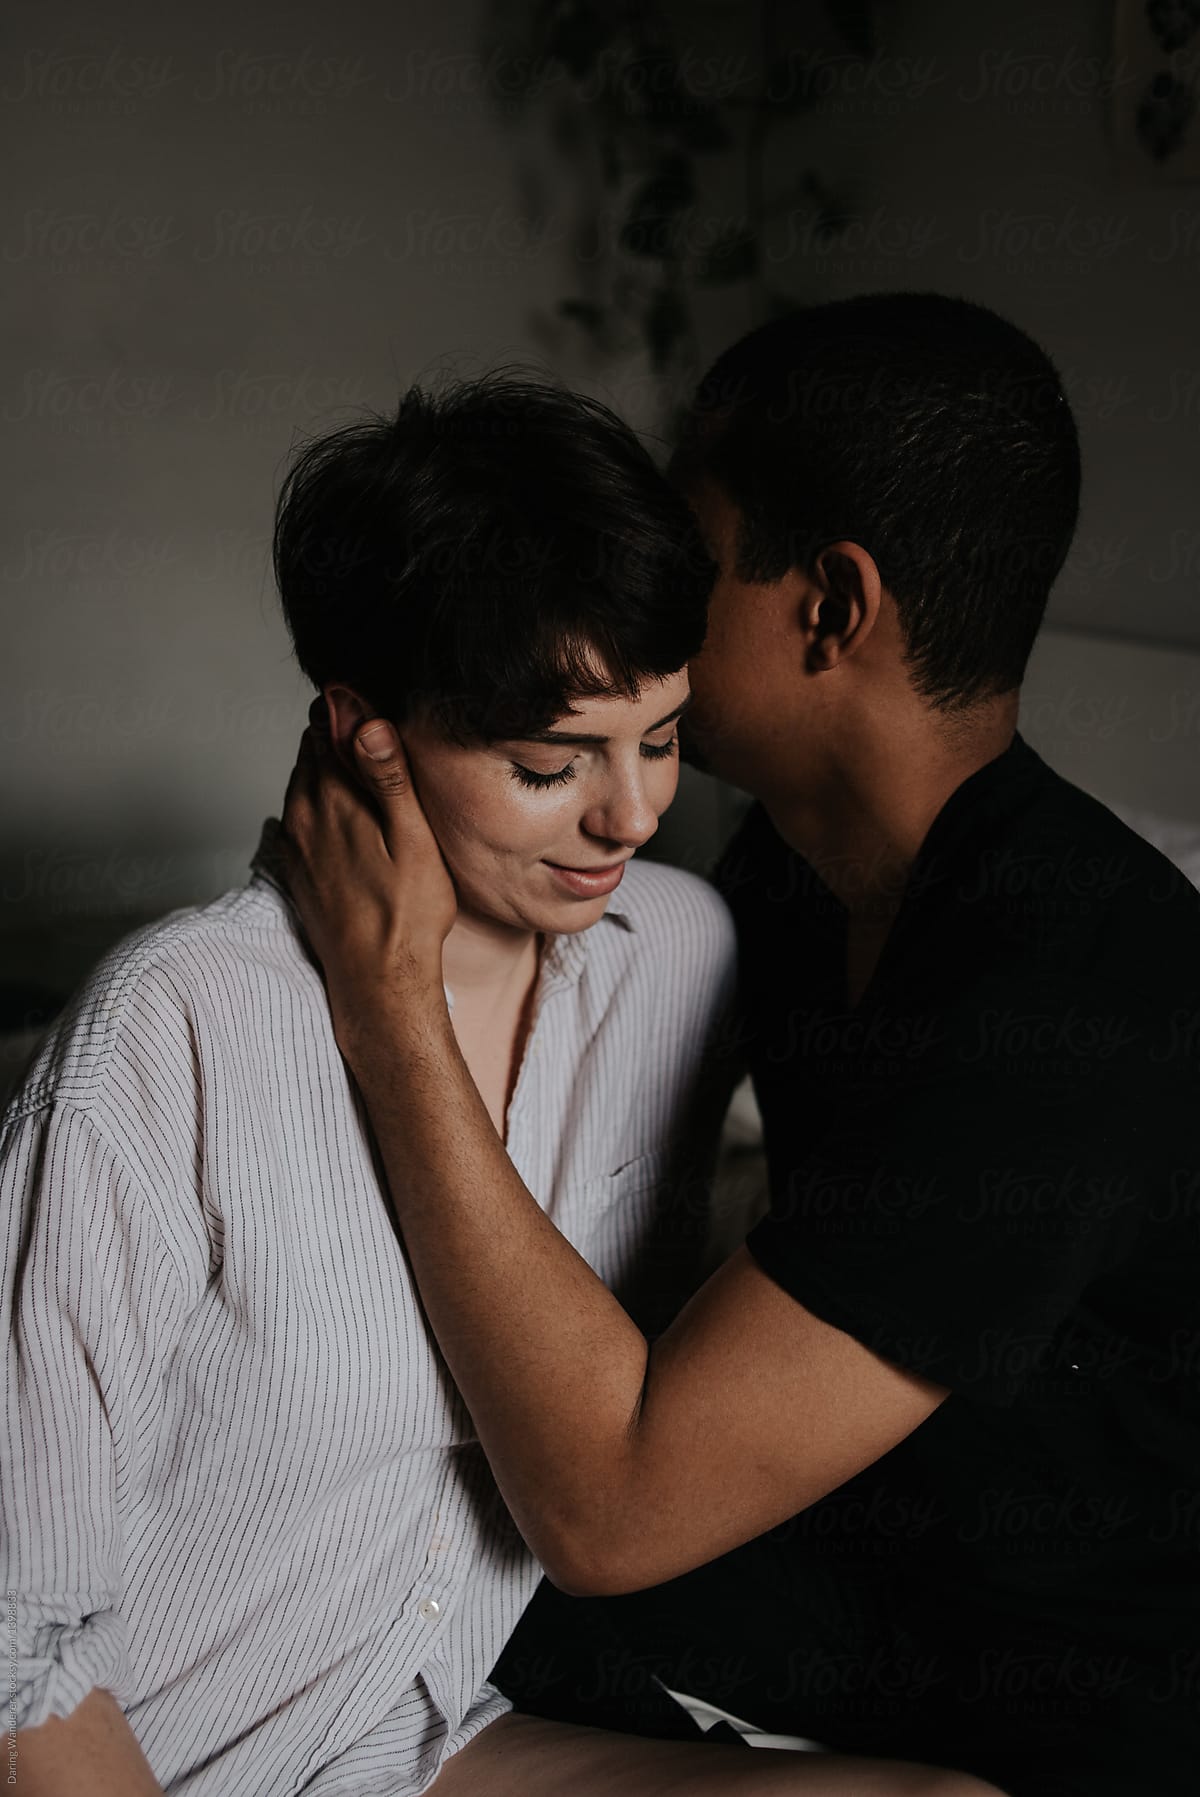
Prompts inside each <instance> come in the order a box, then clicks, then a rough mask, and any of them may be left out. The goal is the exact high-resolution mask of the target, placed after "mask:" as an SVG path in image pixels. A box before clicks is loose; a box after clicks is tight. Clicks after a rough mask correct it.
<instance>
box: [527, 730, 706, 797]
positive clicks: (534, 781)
mask: <svg viewBox="0 0 1200 1797" xmlns="http://www.w3.org/2000/svg"><path fill="white" fill-rule="evenodd" d="M678 747H679V738H678V736H672V737H671V739H670V741H669V742H665V743H643V744H642V754H643V755H644V756H645V758H646V760H647V761H665V760H666V759H667V757H668V755H673V754H674V753H675V751H676V749H678ZM511 767H512V777H513V779H514V780H518V781H519V782H520V783H521V785H522V786H535V787H536V786H541V787H546V786H565V785H566V784H567V782H568V780H573V779H574V778H575V763H574V762H573V761H568V763H567V765H566V767H561V768H558V769H557V770H556V771H555V772H554V773H552V774H539V773H538V772H537V771H536V769H534V768H531V767H525V766H524V765H523V764H522V763H521V762H519V761H514V762H513V763H512V764H511Z"/></svg>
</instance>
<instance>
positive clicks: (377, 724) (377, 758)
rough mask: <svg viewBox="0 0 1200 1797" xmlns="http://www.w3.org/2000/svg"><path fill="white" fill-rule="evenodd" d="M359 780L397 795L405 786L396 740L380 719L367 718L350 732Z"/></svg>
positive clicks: (405, 773) (400, 750)
mask: <svg viewBox="0 0 1200 1797" xmlns="http://www.w3.org/2000/svg"><path fill="white" fill-rule="evenodd" d="M354 748H355V752H356V754H357V756H358V759H359V762H360V764H361V766H362V773H363V778H364V779H365V780H366V781H367V782H368V783H369V785H371V786H372V787H374V788H376V789H377V790H378V791H380V792H385V793H392V794H396V793H401V792H404V791H405V790H406V788H407V787H408V784H409V779H408V762H407V760H406V759H405V755H404V750H403V748H402V747H401V743H400V738H399V736H398V735H397V734H396V732H395V731H394V730H393V729H392V726H391V725H390V724H389V723H388V722H387V721H386V719H384V718H368V720H367V721H366V723H364V724H362V725H360V727H359V728H358V729H357V730H356V731H355V733H354Z"/></svg>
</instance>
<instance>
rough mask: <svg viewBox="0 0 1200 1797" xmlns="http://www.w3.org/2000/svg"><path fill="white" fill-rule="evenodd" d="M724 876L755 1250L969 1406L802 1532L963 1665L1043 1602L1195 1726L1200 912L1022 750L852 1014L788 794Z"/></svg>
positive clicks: (999, 1644)
mask: <svg viewBox="0 0 1200 1797" xmlns="http://www.w3.org/2000/svg"><path fill="white" fill-rule="evenodd" d="M716 883H717V885H718V886H719V888H720V889H721V890H722V891H723V892H724V894H725V896H726V898H727V900H728V901H729V903H730V905H731V907H732V909H733V911H734V915H735V918H736V920H737V924H738V932H739V943H740V953H741V979H742V998H743V1005H744V1011H745V1016H746V1028H747V1033H748V1040H749V1055H750V1067H751V1073H752V1076H753V1080H754V1086H755V1090H756V1093H757V1097H758V1101H759V1105H760V1108H761V1111H762V1115H763V1124H764V1132H765V1143H766V1150H767V1158H768V1167H769V1175H770V1187H771V1204H770V1211H769V1214H768V1215H767V1216H766V1217H764V1218H763V1219H762V1221H761V1222H759V1223H758V1224H757V1225H756V1226H755V1227H754V1228H753V1229H752V1230H751V1231H750V1234H749V1236H748V1238H747V1246H748V1248H749V1250H750V1252H751V1253H752V1254H753V1255H754V1256H755V1258H756V1259H757V1260H758V1261H759V1263H760V1264H761V1265H762V1267H763V1268H764V1269H765V1270H766V1271H767V1272H768V1273H769V1274H770V1275H771V1277H772V1278H773V1279H775V1280H776V1281H777V1282H778V1283H779V1284H780V1285H781V1286H782V1287H783V1288H784V1289H785V1290H786V1291H788V1292H789V1293H790V1294H791V1295H792V1296H793V1297H795V1298H796V1299H797V1300H798V1301H799V1302H800V1303H801V1304H803V1305H805V1306H806V1307H807V1308H808V1309H809V1310H810V1311H812V1312H813V1313H814V1314H815V1315H817V1316H819V1317H821V1318H823V1319H824V1320H825V1321H826V1322H829V1323H832V1324H834V1325H836V1326H837V1327H838V1328H840V1329H843V1330H845V1331H846V1332H847V1333H848V1334H850V1335H852V1336H854V1337H855V1339H856V1340H858V1341H860V1342H862V1343H864V1344H865V1345H866V1346H868V1347H870V1348H872V1349H873V1350H874V1351H875V1352H877V1353H878V1354H880V1355H882V1356H884V1357H885V1358H886V1359H888V1360H890V1361H892V1362H894V1363H895V1364H897V1365H899V1366H902V1367H905V1368H909V1369H912V1370H913V1371H915V1372H917V1373H919V1374H922V1375H924V1376H925V1377H927V1378H929V1379H932V1380H935V1381H937V1382H938V1383H939V1384H942V1385H945V1386H947V1387H948V1388H949V1391H950V1396H949V1397H948V1398H946V1399H945V1400H944V1402H943V1403H942V1404H941V1405H940V1406H939V1408H938V1409H937V1410H936V1411H934V1412H933V1414H932V1415H931V1416H930V1417H929V1418H928V1419H927V1420H926V1422H925V1423H923V1424H922V1425H921V1426H920V1427H919V1428H918V1429H916V1430H915V1431H914V1432H913V1433H912V1434H911V1435H910V1436H908V1437H907V1439H906V1440H905V1441H903V1442H902V1443H900V1444H899V1445H898V1446H897V1447H896V1448H895V1449H893V1450H892V1452H890V1453H889V1454H886V1455H885V1456H883V1458H881V1459H880V1460H878V1461H876V1462H875V1463H874V1464H873V1465H872V1466H870V1467H868V1468H867V1469H866V1470H865V1471H864V1472H863V1473H861V1474H859V1475H857V1476H856V1477H855V1478H853V1479H852V1480H850V1481H848V1482H847V1483H846V1484H844V1485H843V1486H841V1487H839V1488H838V1490H836V1491H834V1492H831V1493H830V1494H829V1495H828V1496H827V1497H826V1498H824V1499H823V1500H821V1502H819V1503H818V1504H815V1505H813V1506H811V1507H810V1508H809V1509H808V1510H806V1511H804V1512H802V1513H801V1515H800V1516H798V1517H796V1518H794V1519H793V1520H792V1521H791V1522H790V1523H787V1524H785V1525H784V1526H783V1528H782V1530H777V1531H774V1532H773V1533H774V1535H775V1537H776V1538H777V1539H782V1540H785V1541H786V1542H787V1545H788V1551H789V1553H790V1554H791V1555H793V1556H794V1557H795V1559H796V1561H797V1563H798V1564H799V1565H800V1566H801V1567H802V1566H803V1563H804V1561H805V1559H808V1560H810V1561H812V1562H814V1563H815V1562H820V1564H821V1566H822V1568H825V1569H827V1568H828V1567H829V1566H830V1565H831V1564H832V1565H840V1566H842V1567H843V1568H844V1569H845V1570H846V1572H847V1573H849V1572H850V1570H851V1569H852V1568H857V1569H858V1570H859V1571H861V1572H863V1573H870V1574H872V1575H877V1576H878V1577H879V1578H881V1579H884V1578H886V1580H887V1581H888V1585H887V1589H888V1590H890V1591H891V1592H892V1593H893V1596H894V1601H895V1603H896V1604H897V1605H898V1606H899V1607H900V1608H902V1609H903V1610H904V1613H905V1614H906V1615H907V1616H908V1617H909V1619H910V1621H911V1622H912V1623H913V1625H914V1627H915V1629H916V1631H917V1634H918V1635H919V1634H920V1633H921V1631H922V1630H924V1631H925V1632H926V1633H927V1634H928V1635H929V1638H930V1639H933V1638H936V1639H937V1641H938V1643H939V1644H940V1645H941V1647H942V1648H943V1649H944V1648H945V1645H946V1644H947V1643H948V1642H955V1641H958V1642H961V1643H962V1644H963V1646H964V1649H965V1650H966V1651H968V1652H970V1651H971V1650H972V1649H978V1647H979V1645H980V1643H986V1644H987V1645H988V1646H989V1647H990V1648H992V1649H994V1650H996V1651H998V1652H999V1651H1002V1650H1003V1646H1004V1643H1005V1642H1006V1641H1009V1640H1011V1641H1018V1640H1020V1641H1025V1640H1026V1639H1027V1631H1028V1628H1029V1625H1030V1622H1031V1619H1033V1618H1034V1617H1036V1618H1037V1619H1038V1620H1039V1624H1040V1625H1044V1626H1045V1627H1047V1628H1049V1629H1052V1630H1054V1631H1056V1632H1057V1634H1058V1637H1059V1638H1060V1639H1062V1640H1066V1641H1070V1640H1073V1639H1075V1638H1076V1636H1078V1639H1080V1640H1081V1641H1086V1643H1087V1644H1088V1649H1089V1651H1090V1652H1091V1653H1092V1654H1094V1655H1097V1656H1098V1655H1099V1654H1100V1653H1101V1651H1102V1649H1103V1648H1104V1647H1105V1646H1106V1645H1111V1646H1113V1647H1114V1649H1115V1650H1118V1651H1119V1652H1120V1653H1122V1654H1131V1655H1132V1656H1133V1657H1134V1658H1135V1659H1136V1660H1137V1661H1138V1662H1139V1664H1140V1665H1141V1666H1142V1667H1143V1668H1150V1669H1151V1672H1152V1677H1151V1683H1150V1684H1149V1685H1148V1686H1146V1687H1144V1688H1145V1689H1149V1690H1151V1691H1153V1690H1156V1689H1158V1688H1160V1687H1161V1691H1162V1693H1163V1702H1164V1705H1170V1704H1172V1703H1174V1704H1175V1705H1176V1708H1175V1710H1174V1711H1173V1712H1172V1714H1174V1715H1178V1714H1181V1713H1182V1711H1181V1708H1180V1702H1181V1681H1182V1682H1183V1684H1186V1683H1187V1681H1189V1680H1190V1682H1191V1694H1190V1697H1187V1696H1186V1692H1185V1693H1183V1696H1184V1698H1186V1703H1187V1706H1188V1708H1189V1710H1190V1711H1192V1712H1195V1713H1196V1714H1198V1715H1200V1670H1198V1668H1200V1659H1198V1658H1197V1656H1196V1654H1195V1652H1194V1648H1193V1644H1195V1643H1196V1642H1197V1641H1198V1640H1200V1491H1198V1487H1200V894H1198V893H1197V892H1196V890H1195V889H1194V888H1193V887H1192V886H1191V885H1190V884H1189V883H1188V882H1187V880H1186V879H1185V878H1184V876H1183V875H1182V874H1181V873H1180V872H1178V871H1177V870H1176V869H1175V868H1174V867H1172V865H1171V864H1170V863H1169V862H1168V861H1167V860H1166V859H1165V858H1164V857H1163V856H1162V855H1160V854H1159V853H1158V852H1157V851H1156V850H1155V849H1153V848H1152V847H1151V846H1150V845H1149V844H1147V843H1146V842H1144V841H1143V840H1142V839H1141V838H1140V837H1138V836H1137V835H1135V834H1134V833H1133V832H1132V831H1131V830H1129V829H1127V828H1126V827H1125V826H1124V825H1123V824H1122V823H1121V822H1120V821H1119V820H1118V819H1117V818H1116V817H1114V816H1113V814H1112V813H1111V812H1109V811H1108V810H1107V809H1106V808H1105V807H1104V806H1103V805H1101V804H1099V803H1098V802H1097V801H1095V800H1094V799H1091V798H1089V797H1088V796H1087V795H1086V794H1085V793H1083V792H1082V791H1080V790H1079V789H1078V788H1077V787H1074V786H1072V785H1070V784H1069V783H1068V782H1067V781H1065V780H1063V779H1062V778H1060V777H1059V776H1058V775H1057V774H1055V773H1054V772H1053V771H1052V770H1051V769H1050V768H1049V767H1048V766H1047V765H1046V764H1045V763H1044V762H1043V761H1042V760H1041V759H1040V757H1039V756H1038V755H1037V754H1035V753H1034V751H1033V750H1032V749H1031V748H1030V747H1029V746H1028V744H1026V743H1025V742H1024V741H1023V739H1022V738H1021V737H1020V736H1019V735H1018V736H1016V737H1014V740H1013V742H1012V744H1011V745H1010V747H1009V748H1008V749H1007V750H1006V751H1005V752H1004V753H1003V754H1002V755H1000V756H999V757H998V758H997V759H995V760H994V761H992V762H990V763H988V764H987V765H986V766H985V767H983V768H980V769H979V770H977V771H976V773H974V774H973V775H972V776H971V777H970V778H969V779H968V780H967V781H965V782H964V783H963V784H962V785H961V786H960V787H959V788H958V789H957V790H956V791H955V792H954V793H953V794H952V795H951V797H950V799H949V801H948V802H947V804H946V805H945V806H944V808H943V810H942V811H941V813H940V814H939V815H938V817H937V819H936V820H935V822H934V824H933V826H932V828H931V830H930V831H929V834H928V836H927V837H926V840H925V842H924V844H923V846H922V849H921V851H920V854H919V856H918V859H917V862H916V864H915V866H914V867H913V869H912V872H911V875H910V878H909V881H908V884H907V887H906V889H905V894H904V898H903V902H902V905H901V909H900V912H899V914H898V916H897V918H896V921H895V923H894V925H893V927H892V929H891V932H890V935H889V936H888V939H887V942H886V945H885V947H884V950H883V953H882V956H881V958H880V961H879V963H878V965H877V967H876V969H875V972H874V975H873V977H872V979H871V981H870V983H869V985H868V986H867V988H866V990H865V992H864V993H863V994H862V997H861V998H860V1000H859V1002H858V1003H857V1004H856V1005H855V1006H854V1007H853V1008H850V1007H848V1005H847V992H846V923H847V914H846V911H845V909H844V907H843V906H842V905H841V903H840V902H839V901H838V900H837V899H836V898H835V897H834V895H833V893H832V892H831V891H830V890H829V888H828V887H827V886H826V885H825V884H824V883H823V881H822V879H821V878H820V875H819V874H818V872H817V870H816V869H815V867H813V866H812V865H810V864H809V862H807V861H806V860H805V859H804V857H802V856H801V855H799V854H797V853H795V852H794V851H792V850H791V849H789V848H788V847H787V845H786V844H785V843H784V842H783V841H782V839H781V838H780V836H779V835H778V833H777V832H776V830H775V829H774V827H773V826H772V824H771V822H770V820H769V818H768V817H767V815H766V813H765V812H764V810H763V809H762V807H761V806H758V805H755V806H754V807H753V808H752V809H751V810H750V812H749V813H748V814H747V817H746V819H745V821H744V823H743V824H742V826H741V828H740V829H739V830H738V832H737V834H736V835H735V836H734V838H733V840H732V841H731V843H730V844H729V846H728V848H727V849H726V851H725V853H724V855H723V856H722V858H721V861H720V864H719V866H718V869H717V873H716ZM881 1588H882V1587H881ZM1006 1619H1007V1620H1006ZM977 1657H978V1656H977ZM1164 1715H1165V1710H1164ZM1198 1731H1200V1725H1198Z"/></svg>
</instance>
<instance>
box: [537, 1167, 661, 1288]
mask: <svg viewBox="0 0 1200 1797" xmlns="http://www.w3.org/2000/svg"><path fill="white" fill-rule="evenodd" d="M614 1158H616V1159H617V1164H616V1165H615V1166H614V1167H613V1168H612V1170H611V1171H610V1172H608V1173H593V1174H588V1175H585V1176H584V1177H582V1178H575V1179H571V1180H569V1181H567V1182H566V1184H565V1186H564V1188H563V1189H562V1190H561V1191H560V1192H559V1193H558V1194H557V1195H556V1198H555V1202H554V1203H553V1204H552V1205H551V1206H550V1207H549V1210H548V1214H549V1216H550V1217H551V1219H552V1221H553V1222H554V1223H555V1224H556V1225H557V1227H558V1228H559V1229H560V1230H561V1231H562V1233H563V1235H565V1236H566V1238H567V1240H568V1241H569V1242H570V1243H571V1245H572V1246H573V1247H574V1248H577V1249H578V1251H579V1253H580V1254H582V1255H583V1258H584V1259H585V1260H586V1261H587V1262H588V1264H589V1266H591V1267H592V1268H593V1269H594V1270H595V1271H596V1272H597V1273H599V1275H600V1277H601V1278H602V1279H603V1280H604V1281H605V1283H606V1284H608V1283H611V1280H610V1274H609V1267H610V1265H611V1262H612V1258H613V1255H614V1253H615V1252H617V1251H618V1250H619V1248H620V1245H621V1244H622V1243H623V1242H624V1240H625V1238H626V1237H627V1236H630V1237H633V1238H635V1239H640V1238H641V1236H642V1234H644V1232H645V1228H646V1227H647V1225H648V1222H649V1219H650V1217H651V1216H652V1215H653V1213H654V1210H655V1202H656V1197H657V1194H658V1193H659V1191H660V1189H661V1186H662V1181H663V1179H664V1178H665V1176H666V1163H667V1156H666V1153H665V1151H664V1150H663V1149H661V1148H653V1149H650V1150H649V1151H648V1152H647V1153H645V1154H638V1155H634V1156H632V1157H631V1158H630V1159H629V1160H625V1161H622V1160H620V1159H619V1156H618V1157H614ZM598 1255H599V1256H602V1257H603V1261H604V1264H603V1266H601V1264H600V1263H599V1261H598V1259H597V1256H598Z"/></svg>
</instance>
